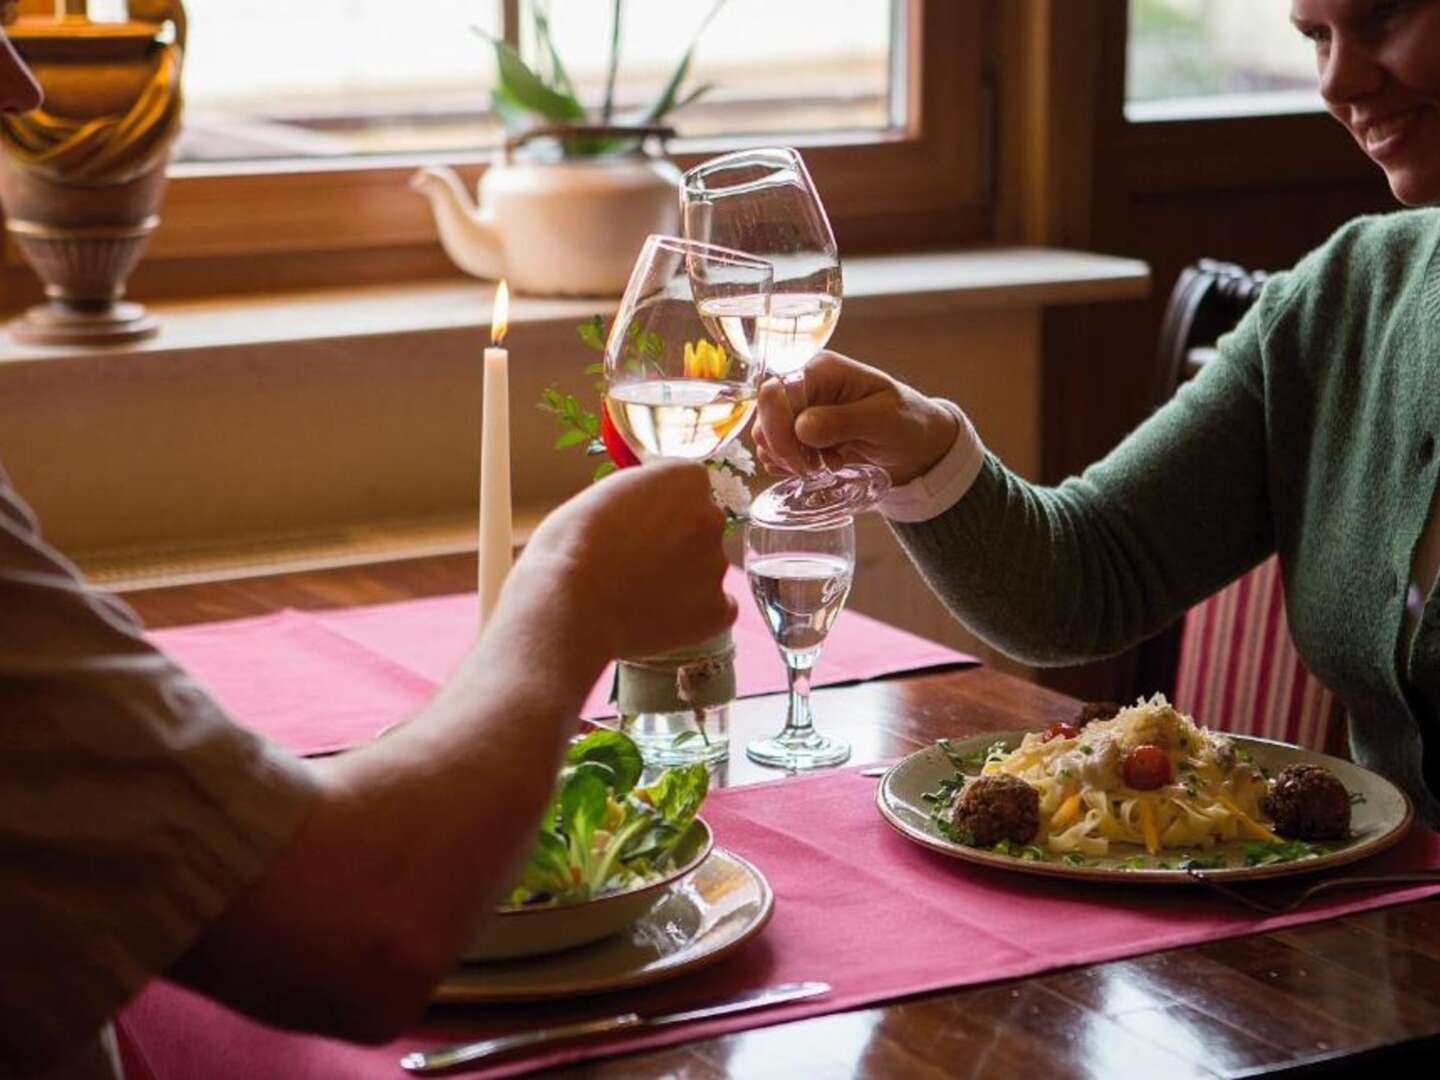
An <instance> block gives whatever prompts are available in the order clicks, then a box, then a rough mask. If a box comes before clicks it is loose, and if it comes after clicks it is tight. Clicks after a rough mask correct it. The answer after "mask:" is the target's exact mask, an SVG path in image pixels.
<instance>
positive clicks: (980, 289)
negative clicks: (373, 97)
mask: <svg viewBox="0 0 1440 1080" xmlns="http://www.w3.org/2000/svg"><path fill="white" fill-rule="evenodd" d="M1149 286H1150V274H1149V269H1148V267H1147V266H1146V265H1145V264H1144V263H1142V262H1139V261H1137V260H1134V259H1122V258H1116V257H1113V256H1108V255H1092V254H1088V253H1084V252H1073V251H1057V250H1052V249H1045V248H992V249H975V250H966V251H950V252H935V253H925V254H912V255H889V256H864V257H858V258H854V259H850V260H847V261H846V263H845V301H846V314H847V315H851V314H854V315H865V314H872V313H883V314H891V313H895V312H896V311H897V310H899V309H901V308H903V309H904V310H905V311H910V312H915V313H920V312H925V313H941V312H949V311H957V310H964V309H977V308H984V309H996V308H1017V307H1031V308H1041V307H1048V306H1052V305H1059V304H1088V303H1097V302H1102V301H1111V300H1130V299H1138V298H1141V297H1143V296H1145V295H1146V293H1147V292H1148V290H1149ZM494 295H495V288H494V286H493V285H491V284H488V283H482V282H465V281H452V280H445V281H437V282H423V283H419V284H405V285H396V286H387V287H366V288H356V289H335V290H324V291H316V292H307V293H286V294H277V295H273V296H272V295H257V296H244V297H239V298H236V299H214V300H203V301H187V302H176V303H167V304H155V305H152V306H151V308H150V310H151V311H152V313H153V314H155V315H156V316H157V317H158V318H159V320H160V324H161V331H160V334H159V336H157V337H155V338H153V339H151V340H150V341H147V342H142V343H140V344H137V345H126V346H110V347H104V348H95V347H87V346H38V345H25V344H21V343H18V342H16V341H14V340H12V339H10V338H8V337H6V338H3V339H0V364H13V363H31V362H37V361H48V360H63V359H68V358H76V357H86V356H90V357H94V356H116V355H127V356H129V355H134V354H145V353H174V352H189V351H192V350H205V349H216V348H227V347H234V346H256V345H281V344H285V343H301V342H305V343H315V342H321V341H342V340H344V339H348V338H364V337H373V336H379V335H389V334H416V333H426V332H435V331H453V330H465V329H472V328H473V329H474V330H476V331H477V333H479V334H481V335H484V334H486V333H487V332H488V327H489V324H490V317H491V309H492V305H493V301H494ZM615 308H616V301H615V300H613V299H600V298H578V299H558V298H542V297H527V296H517V297H515V298H514V301H513V303H512V306H511V312H510V324H511V328H512V330H511V333H512V340H513V336H514V335H515V334H516V331H517V330H519V329H520V328H523V327H524V326H526V325H527V324H554V323H565V324H570V325H574V324H578V323H579V322H581V321H582V320H584V319H586V318H588V317H589V316H591V315H594V314H601V315H605V316H608V315H610V314H612V313H613V312H614V311H615Z"/></svg>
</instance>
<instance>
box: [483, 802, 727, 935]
mask: <svg viewBox="0 0 1440 1080" xmlns="http://www.w3.org/2000/svg"><path fill="white" fill-rule="evenodd" d="M713 846H714V838H713V837H712V836H711V834H710V826H708V825H706V824H705V822H704V821H702V820H701V819H700V818H698V817H697V818H696V819H695V820H693V821H692V822H690V826H689V828H688V829H687V830H686V831H685V835H684V836H683V837H681V838H680V841H679V842H678V843H677V845H676V847H675V850H674V852H673V853H672V856H671V858H672V866H671V868H670V869H669V870H667V871H665V872H664V873H662V874H660V875H659V876H657V877H655V878H653V879H651V880H649V881H647V882H645V883H644V884H642V885H639V886H637V887H635V888H633V889H627V890H625V891H624V892H616V893H608V894H607V895H605V896H597V897H595V898H594V899H591V900H586V901H584V902H583V903H578V904H564V905H540V906H533V907H502V908H500V909H499V910H498V911H497V912H496V913H495V918H494V919H493V920H491V922H490V925H489V927H488V928H486V929H485V930H484V931H483V932H482V933H481V935H480V936H479V938H478V939H477V940H476V941H475V942H474V943H473V944H472V945H471V947H470V948H469V949H467V950H466V951H465V953H464V954H463V955H462V956H461V959H462V960H508V959H512V958H514V957H518V956H538V955H540V954H542V953H552V952H559V951H560V950H562V949H572V948H574V947H575V946H577V945H586V944H589V943H590V942H592V941H598V940H599V939H600V938H603V937H608V936H609V935H610V934H617V933H619V932H620V931H621V930H623V929H625V927H627V926H629V925H630V924H631V923H633V922H634V921H635V920H636V919H638V918H640V916H642V915H644V914H645V912H646V911H648V910H649V909H650V908H651V907H652V906H653V905H654V904H655V902H656V901H657V900H658V899H659V898H660V896H661V894H662V893H664V892H665V891H666V890H667V889H669V888H670V886H671V885H673V884H674V883H675V882H676V881H677V880H678V879H680V878H682V877H684V876H685V875H686V874H688V873H690V872H691V871H692V870H694V869H695V868H696V867H697V866H699V865H700V864H701V863H702V862H704V861H705V858H706V856H708V855H709V854H710V850H711V848H712V847H713Z"/></svg>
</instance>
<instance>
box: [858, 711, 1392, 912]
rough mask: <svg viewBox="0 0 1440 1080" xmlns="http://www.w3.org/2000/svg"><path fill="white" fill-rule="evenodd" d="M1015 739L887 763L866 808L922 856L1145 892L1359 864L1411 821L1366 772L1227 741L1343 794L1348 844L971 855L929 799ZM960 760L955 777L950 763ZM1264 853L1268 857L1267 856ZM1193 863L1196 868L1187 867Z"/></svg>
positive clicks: (972, 742) (1261, 744)
mask: <svg viewBox="0 0 1440 1080" xmlns="http://www.w3.org/2000/svg"><path fill="white" fill-rule="evenodd" d="M1026 734H1027V733H1026V732H1025V731H1002V732H987V733H985V734H981V735H974V736H970V737H968V738H960V739H952V740H948V743H947V745H946V746H943V747H942V746H938V745H937V746H929V747H926V748H924V749H922V750H917V751H915V752H914V753H913V754H910V755H909V756H908V757H905V758H902V759H901V760H900V761H898V762H896V763H895V764H894V765H893V766H891V767H890V769H889V770H888V771H887V772H886V773H885V775H884V776H883V777H882V778H881V781H880V785H879V788H878V790H877V791H876V795H875V801H876V806H877V808H878V810H879V812H880V816H881V817H883V818H884V819H885V821H886V822H887V823H888V824H889V825H890V827H891V828H893V829H894V830H895V831H896V832H898V833H899V834H900V835H901V836H903V837H905V838H906V839H907V840H910V841H912V842H913V843H916V844H919V845H921V846H922V847H926V848H929V849H931V850H932V851H937V852H940V853H941V854H944V855H949V856H951V857H952V858H956V859H962V860H964V861H967V862H972V863H979V864H982V865H984V866H990V867H994V868H997V869H1002V870H1011V871H1018V872H1020V873H1025V874H1038V875H1043V876H1049V877H1062V878H1069V879H1071V880H1079V881H1094V882H1118V881H1123V882H1126V883H1131V884H1147V885H1188V884H1192V883H1193V882H1194V878H1193V877H1191V876H1190V873H1189V870H1190V868H1192V867H1193V868H1195V869H1197V870H1204V872H1205V876H1206V877H1210V878H1214V879H1217V880H1224V881H1241V880H1250V879H1256V878H1273V877H1282V876H1286V875H1291V874H1302V873H1311V872H1313V871H1317V870H1326V869H1331V868H1334V867H1336V866H1341V865H1344V864H1346V863H1352V862H1355V861H1357V860H1359V859H1364V858H1368V857H1370V856H1372V855H1375V854H1377V853H1379V852H1381V851H1384V850H1385V849H1387V848H1389V847H1391V846H1393V845H1394V844H1396V843H1398V842H1399V841H1400V839H1401V838H1402V837H1403V836H1404V835H1405V832H1406V830H1407V829H1408V828H1409V827H1410V823H1411V821H1412V820H1413V818H1414V810H1413V808H1412V807H1411V805H1410V800H1409V799H1408V798H1407V797H1406V795H1405V794H1404V792H1402V791H1401V790H1400V789H1399V788H1398V787H1396V786H1395V785H1394V784H1392V783H1391V782H1390V781H1389V780H1387V779H1385V778H1384V777H1383V776H1380V775H1378V774H1376V773H1373V772H1371V771H1370V770H1368V769H1365V768H1362V767H1361V766H1359V765H1356V764H1354V763H1353V762H1350V761H1345V760H1343V759H1341V758H1336V757H1332V756H1330V755H1328V754H1322V753H1318V752H1316V751H1312V750H1305V749H1302V748H1301V747H1298V746H1291V745H1289V744H1287V743H1282V742H1274V741H1271V740H1269V739H1257V738H1253V737H1249V736H1243V735H1228V736H1227V737H1228V738H1229V739H1230V740H1231V741H1232V742H1233V743H1234V744H1235V746H1236V748H1237V749H1238V750H1239V751H1241V752H1242V753H1244V754H1246V755H1248V759H1249V760H1252V761H1253V763H1254V765H1255V766H1256V768H1258V769H1260V770H1261V771H1262V772H1264V773H1270V774H1273V773H1277V772H1279V771H1280V770H1281V769H1283V768H1285V767H1286V766H1289V765H1299V764H1305V765H1321V766H1323V767H1324V768H1326V769H1328V770H1329V771H1330V772H1331V773H1333V774H1334V775H1335V776H1336V778H1338V779H1339V780H1340V782H1341V783H1342V784H1343V785H1344V786H1345V788H1346V790H1348V791H1349V792H1350V793H1351V796H1352V800H1353V803H1354V805H1353V809H1352V816H1351V825H1350V835H1349V836H1348V837H1347V838H1346V839H1343V840H1337V841H1328V842H1324V843H1316V844H1304V845H1302V844H1299V843H1298V842H1297V843H1293V844H1284V845H1259V844H1255V843H1253V842H1252V843H1247V842H1244V841H1239V840H1235V841H1228V842H1224V843H1219V844H1216V845H1215V847H1214V848H1212V849H1209V850H1208V851H1204V852H1203V853H1202V852H1201V850H1200V849H1187V848H1175V849H1165V850H1162V851H1161V852H1160V854H1159V855H1158V856H1151V855H1148V854H1147V852H1146V851H1145V848H1144V847H1143V846H1142V845H1139V844H1126V843H1120V842H1114V843H1112V844H1111V852H1110V854H1108V855H1105V856H1096V857H1093V858H1088V859H1085V860H1083V861H1080V860H1073V861H1066V859H1064V858H1063V857H1060V856H1056V855H1054V854H1052V853H1050V852H1048V851H1043V850H1040V849H1037V848H1033V847H1027V846H1022V845H1008V844H1003V843H1002V844H1001V845H997V847H994V848H981V847H972V846H970V845H968V844H962V843H960V842H958V841H957V840H955V839H953V838H952V837H951V836H950V835H947V833H946V830H945V829H943V828H942V826H941V823H940V822H939V821H938V820H937V819H936V815H935V813H934V811H935V808H936V801H935V799H934V798H933V796H934V795H935V793H936V792H937V791H938V790H940V789H941V787H942V784H944V783H946V782H952V783H953V782H954V781H955V780H956V778H957V772H958V773H965V774H967V775H976V774H978V772H979V760H981V759H983V758H984V757H985V756H986V755H987V753H988V752H989V751H990V750H991V749H992V747H995V746H996V744H997V743H998V744H1002V747H1003V749H1005V750H1013V749H1014V748H1015V747H1017V746H1019V745H1020V741H1021V739H1023V738H1024V736H1025V735H1026ZM960 759H969V761H970V762H972V763H973V764H967V765H966V766H964V767H963V768H959V769H957V765H956V761H957V760H960ZM1270 849H1273V850H1270ZM1201 855H1203V858H1195V857H1196V856H1201Z"/></svg>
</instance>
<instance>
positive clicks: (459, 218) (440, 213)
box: [410, 168, 505, 280]
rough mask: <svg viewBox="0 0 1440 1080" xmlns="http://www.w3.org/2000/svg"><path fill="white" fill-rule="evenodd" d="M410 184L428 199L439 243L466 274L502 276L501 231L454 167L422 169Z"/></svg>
mask: <svg viewBox="0 0 1440 1080" xmlns="http://www.w3.org/2000/svg"><path fill="white" fill-rule="evenodd" d="M410 186H411V187H412V188H414V189H415V190H416V191H418V192H420V193H421V194H422V195H424V196H425V197H426V198H428V199H429V200H430V210H431V212H432V213H433V214H434V215H435V227H436V230H437V231H438V232H439V233H440V245H441V246H442V247H443V248H444V249H445V254H447V255H449V256H450V259H451V261H452V262H454V263H455V265H456V266H458V267H459V268H460V269H461V270H464V271H465V272H466V273H467V274H472V275H474V276H475V277H479V278H488V279H491V280H494V279H496V278H501V277H504V276H505V259H504V252H503V249H502V247H501V245H500V234H499V233H498V232H497V231H496V228H495V223H494V221H493V220H491V218H490V215H488V214H486V213H484V212H482V211H480V210H479V209H477V208H476V206H475V203H474V201H473V200H472V199H471V198H470V193H469V192H468V191H466V190H465V185H464V183H463V182H462V181H461V179H460V177H458V176H456V175H455V171H454V170H453V169H447V168H424V169H420V170H419V171H418V172H416V173H415V175H414V176H412V177H411V178H410Z"/></svg>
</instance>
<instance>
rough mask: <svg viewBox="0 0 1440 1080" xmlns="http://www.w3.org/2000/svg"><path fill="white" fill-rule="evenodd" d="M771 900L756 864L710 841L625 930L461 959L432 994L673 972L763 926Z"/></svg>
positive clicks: (716, 956)
mask: <svg viewBox="0 0 1440 1080" xmlns="http://www.w3.org/2000/svg"><path fill="white" fill-rule="evenodd" d="M774 906H775V895H774V893H773V892H772V891H771V889H770V883H769V882H768V881H766V880H765V876H764V875H763V874H761V873H760V871H759V870H757V869H756V868H755V867H754V866H753V865H751V864H750V863H749V862H747V861H745V860H744V859H742V858H740V856H738V855H735V854H734V853H732V852H729V851H726V850H725V849H724V848H715V849H714V850H713V851H712V852H711V853H710V856H709V857H708V858H707V859H705V860H704V861H703V862H702V863H700V865H699V866H698V867H696V868H695V869H693V870H691V871H690V872H689V873H688V874H686V875H685V876H684V877H682V878H681V879H680V880H678V881H675V882H673V883H672V884H671V885H670V886H669V887H668V888H666V889H665V890H664V891H663V892H662V893H661V895H660V897H659V899H658V900H657V901H656V903H655V905H654V906H653V907H651V908H650V910H649V911H648V912H646V913H644V914H643V915H641V916H640V918H638V919H637V920H636V921H635V922H633V923H631V924H630V926H629V927H628V929H625V930H623V931H622V932H620V933H616V934H611V935H610V936H608V937H606V938H604V939H603V940H600V941H596V942H593V943H592V944H589V945H584V946H581V947H579V948H574V949H567V950H565V951H564V952H556V953H549V954H547V955H544V956H534V957H529V958H525V959H513V960H501V961H492V962H485V963H472V964H465V965H464V966H462V967H460V968H459V969H457V970H456V971H455V972H454V973H452V974H451V975H450V976H449V977H447V978H446V979H445V980H444V981H442V982H441V983H440V985H439V986H438V987H437V988H436V990H435V994H434V1000H435V1001H436V1002H439V1003H451V1004H456V1003H481V1002H484V1003H496V1002H508V1001H541V1000H547V999H553V998H566V997H573V996H577V995H582V994H598V993H603V992H606V991H610V990H621V989H625V988H627V987H633V986H643V985H646V984H649V983H654V982H660V981H662V980H664V979H673V978H676V977H678V976H680V975H684V974H687V973H689V972H692V971H695V970H696V969H697V968H701V967H704V966H705V965H707V964H713V963H715V962H716V961H718V960H720V959H722V958H723V957H725V956H728V955H730V953H732V952H734V951H735V950H736V949H738V948H740V947H741V946H742V945H744V944H745V943H746V942H747V941H749V940H750V939H751V938H753V937H754V936H755V935H756V934H758V933H760V931H761V930H763V929H764V928H765V924H766V923H767V922H768V921H769V919H770V914H771V911H772V910H773V908H774Z"/></svg>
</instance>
